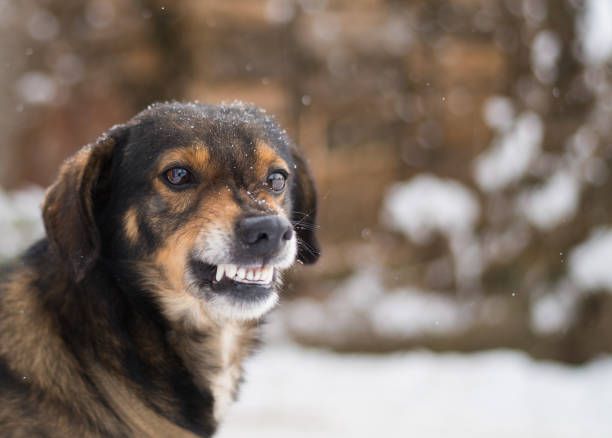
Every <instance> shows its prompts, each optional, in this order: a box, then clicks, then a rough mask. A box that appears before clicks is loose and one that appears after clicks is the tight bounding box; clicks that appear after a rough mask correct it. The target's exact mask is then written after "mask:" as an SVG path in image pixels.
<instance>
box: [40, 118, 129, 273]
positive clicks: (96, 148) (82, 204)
mask: <svg viewBox="0 0 612 438" xmlns="http://www.w3.org/2000/svg"><path fill="white" fill-rule="evenodd" d="M122 131H123V127H121V126H117V127H114V128H112V129H111V130H110V131H109V132H107V133H106V134H104V135H102V136H101V137H100V138H98V140H97V141H96V142H95V143H92V144H89V145H87V146H84V147H83V148H81V150H79V151H78V152H77V153H76V154H75V155H74V156H73V157H71V158H70V159H68V160H67V161H66V162H65V163H64V164H63V165H62V168H61V169H60V173H59V176H58V178H57V179H56V181H55V182H54V183H53V185H52V186H51V187H49V189H48V190H47V193H46V196H45V200H44V202H43V208H42V211H43V221H44V224H45V230H46V232H47V237H48V239H49V242H50V244H51V246H52V247H53V248H54V250H55V252H56V253H57V256H58V257H60V258H61V259H62V260H63V261H65V262H66V263H67V264H68V265H70V267H71V269H72V274H73V276H74V278H75V279H76V280H77V281H81V280H82V279H83V278H84V277H85V274H86V273H87V272H88V271H89V270H90V269H91V268H92V266H93V264H94V263H95V261H96V259H97V257H98V255H99V252H100V233H99V230H98V228H97V225H96V222H95V218H94V205H95V202H96V201H97V200H99V199H104V198H105V195H107V193H105V191H107V190H108V185H109V178H110V171H111V163H112V158H113V153H114V150H115V145H116V144H117V141H118V137H119V135H120V133H121V132H122Z"/></svg>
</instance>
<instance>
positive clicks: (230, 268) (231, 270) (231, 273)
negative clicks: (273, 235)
mask: <svg viewBox="0 0 612 438" xmlns="http://www.w3.org/2000/svg"><path fill="white" fill-rule="evenodd" d="M237 270H238V268H237V267H236V265H225V275H226V276H227V277H228V278H234V277H235V276H236V271H237Z"/></svg>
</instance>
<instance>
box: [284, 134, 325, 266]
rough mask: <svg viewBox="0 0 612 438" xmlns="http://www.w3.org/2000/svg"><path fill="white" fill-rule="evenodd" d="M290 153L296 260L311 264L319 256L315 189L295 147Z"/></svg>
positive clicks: (292, 217) (304, 162) (304, 163)
mask: <svg viewBox="0 0 612 438" xmlns="http://www.w3.org/2000/svg"><path fill="white" fill-rule="evenodd" d="M291 152H292V154H293V158H294V160H295V172H294V174H295V179H294V181H293V187H292V195H293V210H292V212H291V221H292V222H293V227H294V228H295V231H296V233H297V237H298V254H297V259H298V261H300V262H302V263H305V264H311V263H314V262H316V261H317V259H318V258H319V255H320V254H321V248H320V246H319V241H318V240H317V236H316V228H317V225H316V219H317V189H316V187H315V184H314V180H313V178H312V175H311V173H310V169H309V168H308V165H307V164H306V160H305V159H304V157H303V156H302V154H301V152H300V151H299V150H298V148H297V147H296V146H293V147H292V148H291Z"/></svg>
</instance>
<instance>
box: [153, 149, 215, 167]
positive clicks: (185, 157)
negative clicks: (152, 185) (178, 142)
mask: <svg viewBox="0 0 612 438" xmlns="http://www.w3.org/2000/svg"><path fill="white" fill-rule="evenodd" d="M209 161H210V152H209V150H208V148H207V147H206V146H204V145H202V144H197V145H193V146H192V147H187V148H180V149H173V150H170V151H168V152H166V153H165V154H163V155H162V156H161V158H160V159H159V161H158V162H159V172H162V171H163V170H164V169H165V168H166V167H168V166H169V165H171V164H177V165H181V164H184V165H188V166H189V167H190V168H191V169H192V170H193V171H199V172H206V171H208V170H210V167H209Z"/></svg>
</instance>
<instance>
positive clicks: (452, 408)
mask: <svg viewBox="0 0 612 438" xmlns="http://www.w3.org/2000/svg"><path fill="white" fill-rule="evenodd" d="M246 371H247V378H246V383H245V384H244V386H243V388H242V394H241V397H240V400H239V401H238V402H237V403H236V404H235V405H234V406H232V408H231V409H230V412H229V414H228V416H227V417H226V419H225V420H224V422H223V424H222V427H221V428H220V432H219V434H218V437H219V438H242V437H249V438H258V437H265V438H312V437H316V438H344V437H346V438H361V437H363V438H366V437H367V438H371V437H384V438H394V437H398V438H399V437H415V438H429V437H431V438H440V437H452V438H462V437H466V438H481V437H482V438H491V437H495V438H506V437H507V438H517V437H522V438H609V437H610V436H612V417H611V416H610V406H612V357H606V358H602V359H600V360H597V361H594V362H592V363H590V364H588V365H586V366H582V367H569V366H564V365H558V364H553V363H548V362H537V361H534V360H532V359H530V358H529V357H527V356H526V355H524V354H522V353H519V352H513V351H491V352H486V353H477V354H448V353H446V354H436V353H431V352H423V351H419V352H409V353H401V354H394V355H388V356H367V355H337V354H334V353H330V352H323V351H317V350H306V349H302V348H300V347H297V346H293V345H275V346H267V347H264V348H263V350H262V351H261V352H260V353H259V354H258V355H256V356H255V357H254V358H253V359H251V360H250V361H249V362H248V363H247V364H246Z"/></svg>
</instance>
